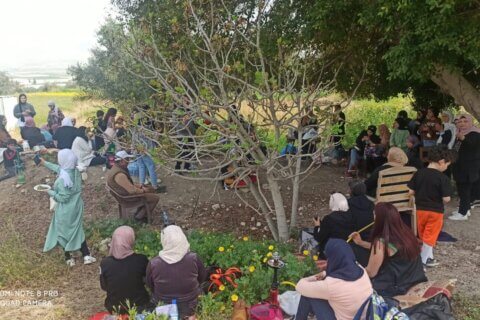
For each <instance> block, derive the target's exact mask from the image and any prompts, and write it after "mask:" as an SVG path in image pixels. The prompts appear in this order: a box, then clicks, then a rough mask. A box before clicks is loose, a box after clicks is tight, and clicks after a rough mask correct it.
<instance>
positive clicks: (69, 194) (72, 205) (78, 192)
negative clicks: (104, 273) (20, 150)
mask: <svg viewBox="0 0 480 320" xmlns="http://www.w3.org/2000/svg"><path fill="white" fill-rule="evenodd" d="M41 162H42V163H43V165H44V166H45V167H47V168H48V169H50V170H52V171H54V172H55V173H57V174H58V177H57V180H55V183H54V185H53V189H52V190H48V195H49V196H50V197H52V198H53V200H55V202H56V207H55V213H54V215H53V217H52V221H51V223H50V227H49V228H48V233H47V238H46V240H45V245H44V247H43V252H47V251H50V250H52V249H53V248H55V247H56V246H57V245H60V246H61V247H62V248H63V249H64V250H65V260H66V262H67V265H68V266H70V267H72V266H74V265H75V260H74V258H73V257H72V256H71V254H70V252H71V251H76V250H80V251H81V252H82V255H83V263H84V264H91V263H94V262H95V261H96V259H95V258H94V257H92V256H90V251H89V250H88V247H87V242H86V241H85V233H84V231H83V200H82V178H81V174H80V172H79V171H78V170H77V168H76V167H77V157H76V156H75V154H74V153H73V152H72V150H69V149H63V150H60V151H59V152H58V165H56V164H53V163H51V162H48V161H45V160H43V159H42V160H41Z"/></svg>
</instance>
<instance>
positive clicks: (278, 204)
mask: <svg viewBox="0 0 480 320" xmlns="http://www.w3.org/2000/svg"><path fill="white" fill-rule="evenodd" d="M267 181H268V185H269V187H270V192H271V194H272V200H273V205H274V206H275V216H276V217H277V230H278V240H279V241H281V242H286V241H287V240H288V239H289V238H290V234H289V232H288V223H287V216H286V214H285V208H284V207H283V197H282V194H281V192H280V186H279V184H278V181H277V180H275V177H274V176H273V174H272V173H268V174H267Z"/></svg>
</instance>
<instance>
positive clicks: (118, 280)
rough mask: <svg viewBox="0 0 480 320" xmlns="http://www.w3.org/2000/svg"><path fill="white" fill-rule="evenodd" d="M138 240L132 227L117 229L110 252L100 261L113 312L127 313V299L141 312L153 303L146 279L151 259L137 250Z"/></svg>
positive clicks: (103, 286)
mask: <svg viewBox="0 0 480 320" xmlns="http://www.w3.org/2000/svg"><path fill="white" fill-rule="evenodd" d="M134 241H135V235H134V231H133V229H132V228H130V227H127V226H122V227H119V228H117V229H116V230H115V232H114V233H113V236H112V243H111V247H110V255H109V256H108V257H106V258H104V259H103V260H102V262H101V264H100V285H101V287H102V289H103V290H105V291H106V292H107V298H106V299H105V308H107V310H108V311H109V312H114V311H117V312H118V311H119V312H120V313H126V312H127V301H128V303H129V304H130V306H133V305H135V306H137V308H138V310H140V311H141V310H143V309H144V308H146V307H147V306H148V305H149V300H150V297H149V294H148V292H147V290H146V288H145V281H144V278H145V272H146V269H147V265H148V258H147V257H146V256H144V255H142V254H136V253H134V252H133V245H134Z"/></svg>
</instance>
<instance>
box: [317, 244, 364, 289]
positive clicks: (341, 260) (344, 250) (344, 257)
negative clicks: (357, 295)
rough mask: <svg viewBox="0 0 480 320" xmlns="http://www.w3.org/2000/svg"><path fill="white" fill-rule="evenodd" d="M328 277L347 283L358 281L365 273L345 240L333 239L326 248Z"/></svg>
mask: <svg viewBox="0 0 480 320" xmlns="http://www.w3.org/2000/svg"><path fill="white" fill-rule="evenodd" d="M325 256H326V257H327V261H328V263H327V272H326V273H327V277H331V278H336V279H341V280H345V281H356V280H358V279H360V278H361V277H362V276H363V273H364V272H365V271H364V270H363V269H362V268H361V267H360V266H359V265H358V264H357V262H356V261H355V255H354V254H353V251H352V248H351V247H350V246H349V245H348V243H346V242H345V240H340V239H335V238H331V239H330V240H328V242H327V245H326V246H325Z"/></svg>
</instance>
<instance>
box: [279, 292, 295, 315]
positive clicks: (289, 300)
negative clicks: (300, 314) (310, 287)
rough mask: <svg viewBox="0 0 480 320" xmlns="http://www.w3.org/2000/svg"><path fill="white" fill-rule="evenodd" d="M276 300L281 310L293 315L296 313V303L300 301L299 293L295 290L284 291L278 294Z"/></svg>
mask: <svg viewBox="0 0 480 320" xmlns="http://www.w3.org/2000/svg"><path fill="white" fill-rule="evenodd" d="M278 302H279V303H280V308H282V310H283V312H285V313H286V314H288V315H290V316H294V315H295V314H296V313H297V310H298V304H299V303H300V293H298V292H297V291H285V292H284V293H282V294H281V295H279V296H278Z"/></svg>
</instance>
